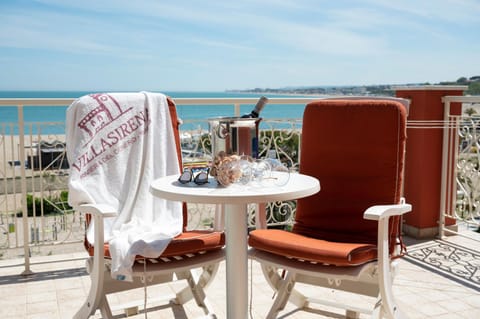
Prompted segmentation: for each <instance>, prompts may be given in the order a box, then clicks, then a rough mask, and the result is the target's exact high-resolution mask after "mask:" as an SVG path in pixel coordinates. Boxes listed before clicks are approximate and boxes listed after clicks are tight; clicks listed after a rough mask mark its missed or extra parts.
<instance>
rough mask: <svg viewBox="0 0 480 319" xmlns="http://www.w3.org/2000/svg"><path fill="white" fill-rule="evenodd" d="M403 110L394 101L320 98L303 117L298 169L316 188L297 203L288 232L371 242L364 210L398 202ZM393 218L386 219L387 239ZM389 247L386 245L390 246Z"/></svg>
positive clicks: (373, 230) (371, 225)
mask: <svg viewBox="0 0 480 319" xmlns="http://www.w3.org/2000/svg"><path fill="white" fill-rule="evenodd" d="M405 142H406V110H405V107H404V106H403V105H402V104H401V103H399V102H396V101H385V100H382V101H380V100H356V101H353V100H321V101H316V102H312V103H310V104H308V105H307V106H306V109H305V112H304V117H303V128H302V142H301V153H300V172H301V173H303V174H307V175H312V176H315V177H317V178H318V179H319V180H320V184H321V187H322V189H321V191H320V192H319V193H317V194H316V195H313V196H311V197H308V198H304V199H301V200H299V201H298V206H297V212H296V221H295V224H294V227H293V232H294V233H297V234H301V235H304V236H308V237H313V238H321V239H323V240H328V241H335V242H352V243H369V244H376V241H377V223H376V222H375V221H368V220H365V219H364V218H363V213H364V211H365V209H366V208H368V207H369V206H372V205H378V204H396V203H399V201H400V197H401V195H402V173H403V166H404V152H405ZM399 226H400V225H399V219H398V218H392V220H391V222H390V232H391V238H392V239H393V238H394V237H395V236H396V235H397V232H398V231H399ZM391 248H392V245H391Z"/></svg>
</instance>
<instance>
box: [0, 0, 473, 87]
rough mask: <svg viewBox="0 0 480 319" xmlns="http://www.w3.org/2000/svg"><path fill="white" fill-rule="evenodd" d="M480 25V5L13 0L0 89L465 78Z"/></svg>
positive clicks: (3, 36)
mask: <svg viewBox="0 0 480 319" xmlns="http://www.w3.org/2000/svg"><path fill="white" fill-rule="evenodd" d="M479 30H480V0H424V1H419V0H401V1H400V0H367V1H353V0H352V1H340V0H339V1H331V0H325V1H323V0H263V1H262V0H236V1H226V0H217V1H215V0H197V1H195V0H187V1H185V0H175V1H172V0H168V1H167V0H135V1H132V0H103V1H102V0H81V1H80V0H31V1H26V0H18V1H13V0H2V1H0V90H157V91H158V90H159V91H162V90H163V91H224V90H235V89H251V88H257V87H258V88H284V87H297V86H343V85H375V84H397V85H398V84H407V83H425V82H428V83H438V82H441V81H455V80H457V79H458V78H460V77H467V78H468V77H471V76H476V75H480V58H479V52H480V41H479V39H480V36H479Z"/></svg>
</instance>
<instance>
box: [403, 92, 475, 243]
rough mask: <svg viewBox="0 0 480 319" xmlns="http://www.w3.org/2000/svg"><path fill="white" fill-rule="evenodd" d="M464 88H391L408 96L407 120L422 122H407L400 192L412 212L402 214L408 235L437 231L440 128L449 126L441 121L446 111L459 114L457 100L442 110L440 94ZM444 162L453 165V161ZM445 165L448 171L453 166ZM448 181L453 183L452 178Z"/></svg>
mask: <svg viewBox="0 0 480 319" xmlns="http://www.w3.org/2000/svg"><path fill="white" fill-rule="evenodd" d="M466 89H467V86H437V85H428V86H413V87H396V88H395V91H396V96H397V97H401V98H406V99H409V100H410V110H409V114H408V123H422V124H418V125H415V124H408V125H407V151H406V157H405V181H404V195H405V197H406V199H407V201H408V202H409V203H411V204H412V212H410V213H409V214H406V215H405V225H404V227H403V230H404V232H405V233H406V234H407V235H410V236H412V237H415V238H433V237H435V236H436V235H437V233H438V231H439V223H440V211H441V203H442V196H443V198H445V195H446V194H442V174H443V173H442V165H443V157H444V155H443V154H444V153H443V151H444V150H445V149H444V146H443V141H444V130H449V128H448V125H447V126H445V125H444V123H445V122H444V121H445V119H446V118H448V116H449V115H461V105H460V104H458V103H456V104H453V105H451V107H450V114H445V109H444V105H443V102H442V98H443V97H444V96H447V95H457V96H461V95H463V91H464V90H466ZM445 151H447V152H448V150H445ZM450 155H451V154H450ZM450 155H448V156H450ZM448 163H449V164H448V165H447V166H452V165H453V166H454V165H455V163H453V161H449V162H448ZM446 169H447V172H448V171H450V172H451V171H452V169H454V167H446ZM450 181H451V182H453V183H455V179H454V178H453V179H450ZM443 188H444V189H447V188H450V187H449V186H448V185H445V187H443ZM453 189H455V188H453ZM453 222H454V221H453ZM449 223H450V224H452V221H449Z"/></svg>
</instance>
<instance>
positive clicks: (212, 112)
mask: <svg viewBox="0 0 480 319" xmlns="http://www.w3.org/2000/svg"><path fill="white" fill-rule="evenodd" d="M91 93H93V92H91V91H88V92H87V91H0V98H77V97H80V96H83V95H85V94H91ZM162 93H164V94H167V95H169V96H171V97H172V98H245V97H247V98H249V97H252V98H259V97H260V96H261V95H260V94H251V93H235V92H162ZM266 96H267V97H270V98H274V97H285V96H284V95H269V94H266ZM252 107H253V105H241V106H240V109H241V113H242V114H244V113H249V112H250V111H251V109H252ZM304 108H305V105H303V104H302V105H297V104H292V105H268V104H267V106H266V107H265V109H264V110H263V112H262V115H261V116H262V118H264V119H292V118H301V117H302V114H303V110H304ZM66 109H67V106H64V107H63V106H61V107H58V106H41V107H40V106H38V107H37V106H26V107H25V108H24V120H25V123H26V124H27V125H28V124H29V123H39V122H58V123H60V124H59V126H58V127H55V126H53V127H50V126H49V127H45V128H42V134H59V133H63V132H64V126H63V125H62V124H63V123H64V122H65V112H66ZM177 113H178V116H179V117H180V118H181V119H182V120H183V121H184V124H183V125H182V127H181V129H183V130H190V129H195V128H198V127H199V126H200V127H201V128H202V129H207V126H208V124H207V123H206V121H205V120H206V119H208V118H213V117H218V116H232V115H233V106H232V105H220V106H219V105H201V106H199V105H178V106H177ZM17 119H18V117H17V108H16V107H14V106H12V107H9V106H7V107H3V106H2V107H0V124H1V123H16V122H17ZM199 120H204V122H203V123H200V124H199ZM32 127H37V126H36V125H32ZM14 130H15V131H17V129H16V128H14ZM34 130H35V129H34ZM32 133H34V134H36V133H37V132H35V131H34V132H32Z"/></svg>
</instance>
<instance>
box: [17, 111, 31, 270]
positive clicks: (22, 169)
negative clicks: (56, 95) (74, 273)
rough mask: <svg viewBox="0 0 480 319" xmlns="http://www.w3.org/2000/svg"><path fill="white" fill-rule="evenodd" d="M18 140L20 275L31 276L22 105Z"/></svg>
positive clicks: (19, 116)
mask: <svg viewBox="0 0 480 319" xmlns="http://www.w3.org/2000/svg"><path fill="white" fill-rule="evenodd" d="M17 110H18V135H19V136H18V138H19V144H20V145H19V150H18V151H19V156H20V174H21V186H22V227H23V251H24V259H25V263H24V265H25V270H24V271H23V272H22V275H24V276H27V275H31V274H32V273H33V272H32V271H31V270H30V244H29V242H28V209H27V177H26V173H25V121H24V118H23V105H18V107H17Z"/></svg>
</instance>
